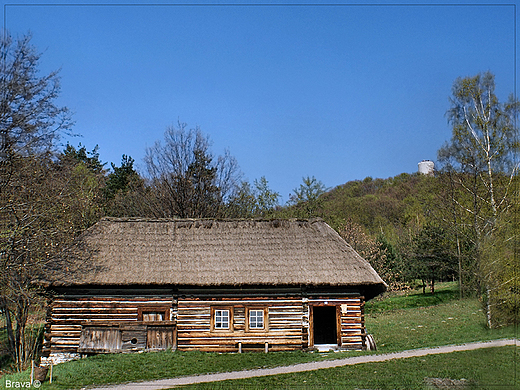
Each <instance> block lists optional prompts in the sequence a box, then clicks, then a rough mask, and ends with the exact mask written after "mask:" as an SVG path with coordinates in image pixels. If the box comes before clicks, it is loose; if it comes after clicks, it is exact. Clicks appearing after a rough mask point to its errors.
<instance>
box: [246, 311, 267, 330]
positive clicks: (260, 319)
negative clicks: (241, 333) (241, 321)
mask: <svg viewBox="0 0 520 390" xmlns="http://www.w3.org/2000/svg"><path fill="white" fill-rule="evenodd" d="M249 327H250V328H252V329H263V327H264V311H263V310H250V311H249Z"/></svg>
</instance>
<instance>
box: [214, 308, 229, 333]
mask: <svg viewBox="0 0 520 390" xmlns="http://www.w3.org/2000/svg"><path fill="white" fill-rule="evenodd" d="M228 328H229V310H215V329H228Z"/></svg>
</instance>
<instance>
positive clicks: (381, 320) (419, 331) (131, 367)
mask: <svg viewBox="0 0 520 390" xmlns="http://www.w3.org/2000/svg"><path fill="white" fill-rule="evenodd" d="M440 287H441V289H440V290H439V296H441V297H444V298H441V299H442V300H443V302H444V303H441V304H436V305H435V306H432V305H431V304H432V302H431V300H430V297H429V296H426V297H425V296H422V293H419V294H417V293H413V292H412V293H410V294H407V295H400V296H393V297H390V298H387V300H388V299H392V301H391V302H390V303H388V302H386V303H384V302H385V301H384V300H383V301H379V302H375V303H374V304H373V310H372V309H371V310H367V311H368V312H369V313H367V315H366V327H367V331H368V332H369V333H371V334H373V335H374V337H375V339H376V343H377V346H378V351H377V353H386V352H394V351H402V350H407V349H416V348H425V347H432V346H439V345H448V344H462V343H466V342H472V341H481V340H492V339H498V338H509V337H514V336H515V329H514V328H513V327H509V328H502V329H493V330H490V329H487V328H486V326H485V323H486V321H485V316H484V313H483V312H482V310H481V306H480V303H479V302H478V301H477V300H474V299H466V300H457V299H456V298H454V297H456V296H457V292H456V290H454V288H453V284H446V285H444V286H440ZM443 291H448V292H446V293H444V295H443V294H442V293H443ZM427 295H428V294H427ZM436 295H437V294H436ZM383 304H384V305H386V307H387V309H386V310H387V311H385V312H382V311H381V310H380V309H379V308H380V307H381V305H383ZM374 307H375V309H374ZM378 307H379V308H378ZM390 307H393V308H392V309H390ZM399 307H405V309H398V308H399ZM366 353H373V352H341V353H329V354H319V353H306V352H302V351H293V352H275V353H269V354H264V353H244V354H218V353H203V352H197V351H193V352H178V351H176V352H170V351H164V352H153V353H141V354H117V355H98V356H94V357H90V358H86V359H81V360H78V361H73V362H69V363H65V364H60V365H57V366H56V367H55V370H54V372H55V375H54V377H55V382H54V383H53V384H52V385H49V384H48V383H45V384H44V385H43V386H42V388H43V389H74V388H81V387H85V386H92V385H93V384H97V385H100V384H108V383H122V382H132V381H145V380H154V379H163V378H174V377H177V376H186V375H193V374H203V373H212V372H227V371H236V370H244V369H253V368H262V367H275V366H283V365H290V364H296V363H304V362H309V361H317V360H325V359H338V358H343V357H349V356H354V355H359V354H366ZM461 356H462V355H461ZM428 359H430V358H428ZM446 359H447V358H446ZM388 364H393V363H388ZM359 367H361V366H359ZM19 375H22V376H19ZM19 375H18V376H16V378H28V376H29V374H28V372H27V371H26V372H25V373H22V374H19ZM309 375H310V374H309ZM313 375H314V374H313ZM315 375H318V376H319V375H321V374H318V373H316V374H315ZM446 375H447V374H446ZM431 376H433V374H432V375H431ZM444 377H448V376H444ZM464 377H465V376H464ZM13 378H15V376H6V379H10V380H14V379H13ZM382 378H384V376H382ZM452 379H460V378H457V377H452ZM414 380H415V379H414ZM421 380H422V379H421ZM4 383H5V382H4V381H3V380H0V388H1V386H4ZM389 383H390V382H389ZM392 383H393V382H392ZM255 386H256V385H255ZM268 388H270V387H268ZM360 388H370V387H365V386H363V387H360ZM371 388H384V387H382V386H381V385H378V386H375V387H371Z"/></svg>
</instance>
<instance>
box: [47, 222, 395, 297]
mask: <svg viewBox="0 0 520 390" xmlns="http://www.w3.org/2000/svg"><path fill="white" fill-rule="evenodd" d="M68 256H70V257H71V258H76V259H86V258H87V257H88V261H87V263H88V265H89V267H88V270H85V269H84V270H82V271H81V272H75V273H73V274H72V275H67V276H66V278H59V280H61V281H54V283H52V284H53V285H54V286H59V285H62V286H66V285H69V286H70V285H99V286H107V285H112V286H130V285H133V286H135V285H162V286H167V285H192V286H248V285H249V286H252V285H287V286H290V285H307V286H349V287H354V286H364V288H363V290H366V289H367V287H368V290H370V291H372V293H369V295H377V294H379V293H380V292H382V291H384V290H385V288H386V285H385V283H384V282H383V280H381V278H380V277H379V276H378V275H377V273H376V272H375V271H374V269H373V268H372V267H371V266H370V264H369V263H368V262H367V261H365V260H364V259H363V258H361V256H359V255H358V254H357V253H356V252H355V251H354V250H353V249H352V248H351V247H350V246H349V245H348V244H347V243H346V242H345V241H344V240H343V239H342V238H341V237H340V236H339V235H338V234H337V233H336V232H335V231H334V230H333V229H332V228H331V227H330V226H328V225H327V224H326V223H325V222H323V221H322V220H311V221H307V220H305V221H302V220H145V219H135V218H134V219H119V218H105V219H103V220H101V221H100V222H98V223H97V224H95V225H94V226H93V227H91V228H90V229H88V230H87V231H86V232H85V233H84V234H83V235H81V236H80V237H79V238H78V239H77V240H76V243H75V245H74V246H73V247H72V248H71V250H70V251H69V252H68ZM78 261H79V260H78ZM80 268H81V267H79V268H77V269H80ZM64 279H65V280H64ZM56 280H58V279H56Z"/></svg>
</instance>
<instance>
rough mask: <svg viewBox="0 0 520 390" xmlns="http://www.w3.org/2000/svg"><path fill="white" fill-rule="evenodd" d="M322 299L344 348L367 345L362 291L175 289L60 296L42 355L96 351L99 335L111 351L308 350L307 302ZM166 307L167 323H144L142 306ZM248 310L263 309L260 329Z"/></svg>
mask: <svg viewBox="0 0 520 390" xmlns="http://www.w3.org/2000/svg"><path fill="white" fill-rule="evenodd" d="M324 305H325V306H334V307H336V313H337V316H336V319H337V327H336V328H337V330H338V332H337V333H338V340H337V341H338V345H339V346H340V347H341V348H344V349H365V348H366V345H365V337H366V334H365V323H364V314H363V306H364V299H363V297H360V296H357V297H356V296H354V297H349V298H344V299H337V298H332V299H330V298H328V297H326V296H324V297H313V298H305V297H301V296H300V297H297V296H296V297H283V298H274V297H268V298H267V297H265V298H251V297H248V298H238V297H235V298H226V297H222V296H221V297H219V298H211V299H210V298H204V299H203V298H200V299H199V298H194V297H192V298H182V299H181V298H179V299H176V298H174V297H173V296H172V295H164V296H153V297H151V296H150V297H146V296H145V297H126V296H103V297H99V296H95V297H87V296H84V295H83V296H62V297H59V298H56V299H55V300H54V301H53V303H52V305H51V309H50V310H49V312H48V318H47V324H46V332H45V344H44V354H45V355H47V356H48V355H49V354H50V353H77V352H81V351H83V352H92V353H94V352H96V351H95V348H92V350H90V349H89V346H92V347H94V344H96V343H95V342H91V341H92V340H101V341H103V343H104V342H105V339H103V338H107V339H106V345H107V347H106V352H114V348H113V347H112V346H116V347H117V348H115V349H118V348H119V347H120V349H121V350H132V349H164V348H165V347H169V346H171V347H173V348H175V347H177V348H178V349H179V350H201V351H218V352H237V351H238V350H239V349H241V350H242V351H247V350H264V348H265V343H267V344H268V345H267V346H268V350H269V351H284V350H294V349H306V348H310V347H312V346H313V334H312V333H313V329H312V327H313V321H312V317H311V314H312V307H313V306H324ZM164 308H168V312H167V316H169V318H165V319H166V322H167V323H166V324H165V323H164V322H159V321H157V322H146V321H143V315H144V318H146V312H147V311H151V312H153V311H154V309H157V310H158V311H160V310H162V309H164ZM223 309H224V310H229V311H230V319H229V320H230V326H229V328H228V329H216V328H215V326H214V323H213V320H214V318H213V317H214V312H213V311H214V310H223ZM248 310H263V311H264V313H265V314H264V328H263V329H249V319H248ZM143 313H144V314H143ZM143 325H146V326H143ZM103 327H105V329H106V331H104V330H103ZM104 332H105V333H104ZM117 332H119V333H117ZM112 333H113V335H112ZM82 334H83V336H82ZM101 341H100V342H99V343H101ZM99 343H98V344H99ZM80 344H81V351H78V348H79V347H80Z"/></svg>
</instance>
